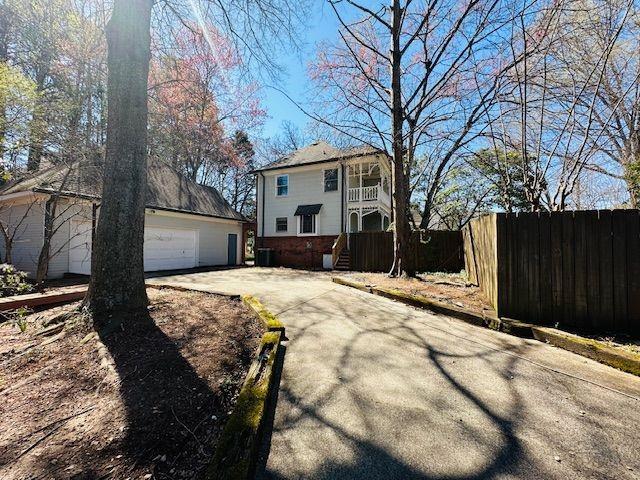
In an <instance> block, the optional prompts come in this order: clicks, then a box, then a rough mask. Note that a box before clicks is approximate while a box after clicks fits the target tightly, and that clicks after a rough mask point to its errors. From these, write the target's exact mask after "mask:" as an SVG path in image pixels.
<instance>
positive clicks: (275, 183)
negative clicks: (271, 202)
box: [274, 173, 289, 198]
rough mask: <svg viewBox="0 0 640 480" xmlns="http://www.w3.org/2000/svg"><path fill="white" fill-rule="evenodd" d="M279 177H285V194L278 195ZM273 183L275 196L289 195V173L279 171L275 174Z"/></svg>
mask: <svg viewBox="0 0 640 480" xmlns="http://www.w3.org/2000/svg"><path fill="white" fill-rule="evenodd" d="M279 177H287V193H286V194H285V195H278V178H279ZM274 185H275V192H274V194H275V197H276V198H283V197H288V196H289V174H288V173H279V174H278V175H276V176H275V179H274ZM280 186H281V187H284V185H280Z"/></svg>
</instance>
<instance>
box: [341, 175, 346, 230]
mask: <svg viewBox="0 0 640 480" xmlns="http://www.w3.org/2000/svg"><path fill="white" fill-rule="evenodd" d="M344 214H345V211H344V163H341V164H340V233H344V218H345V217H344Z"/></svg>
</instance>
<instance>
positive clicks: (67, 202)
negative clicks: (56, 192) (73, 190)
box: [47, 198, 92, 278]
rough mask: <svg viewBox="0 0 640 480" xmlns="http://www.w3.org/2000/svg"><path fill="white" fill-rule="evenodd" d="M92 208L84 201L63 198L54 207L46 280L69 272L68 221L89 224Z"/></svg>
mask: <svg viewBox="0 0 640 480" xmlns="http://www.w3.org/2000/svg"><path fill="white" fill-rule="evenodd" d="M91 215H92V207H91V203H90V202H88V201H86V200H78V199H73V198H64V199H60V200H59V201H58V205H57V207H56V214H55V216H56V221H55V224H54V229H56V232H55V233H54V235H53V237H52V238H51V255H52V257H51V259H50V260H49V271H48V274H47V277H48V278H61V277H62V276H63V275H64V274H65V273H67V272H68V271H69V233H70V229H69V219H71V218H74V219H75V220H79V221H84V222H91Z"/></svg>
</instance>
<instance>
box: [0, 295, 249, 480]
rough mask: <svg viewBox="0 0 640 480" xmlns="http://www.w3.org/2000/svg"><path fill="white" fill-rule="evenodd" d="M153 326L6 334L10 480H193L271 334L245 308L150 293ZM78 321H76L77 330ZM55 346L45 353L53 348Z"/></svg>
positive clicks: (217, 299)
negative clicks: (101, 334)
mask: <svg viewBox="0 0 640 480" xmlns="http://www.w3.org/2000/svg"><path fill="white" fill-rule="evenodd" d="M149 296H150V300H151V306H150V315H151V318H152V319H153V322H152V323H150V324H149V325H147V326H146V327H141V328H133V327H132V326H131V324H127V325H126V326H125V327H124V329H123V330H121V331H119V332H118V333H115V334H113V335H111V336H110V337H107V338H105V339H103V340H100V339H99V338H98V336H97V335H95V334H94V333H92V330H91V329H90V328H89V327H87V325H86V323H84V322H81V321H78V322H76V324H75V325H73V324H71V325H70V326H67V328H66V329H65V330H64V331H63V332H62V335H60V334H57V335H59V338H56V339H55V340H54V341H50V340H51V338H52V337H42V336H39V335H37V333H38V332H39V331H41V325H42V323H43V322H44V323H46V320H47V319H48V318H50V317H52V316H56V315H59V314H61V313H64V312H65V311H69V310H72V309H73V308H76V307H77V304H73V305H68V306H66V307H56V308H53V309H50V310H48V311H45V312H41V313H39V314H32V315H30V316H29V317H28V319H27V320H28V324H27V330H26V332H25V333H20V330H19V329H18V328H17V326H15V325H8V324H5V325H2V326H0V478H2V479H4V480H9V479H24V478H30V479H37V478H102V477H107V478H127V477H131V478H144V477H145V476H146V475H149V474H152V475H153V477H154V478H193V477H196V476H198V475H199V474H200V473H201V472H202V471H203V468H204V467H205V466H206V463H207V461H208V460H209V458H210V457H211V455H212V452H213V451H214V448H215V444H216V441H217V438H218V435H219V433H220V431H221V429H222V427H223V426H224V423H225V420H226V418H227V416H228V413H229V412H230V411H231V410H232V408H233V405H234V402H235V398H236V395H237V392H238V389H239V387H240V385H241V384H242V381H243V379H244V376H245V375H246V371H247V369H248V367H249V364H250V362H251V359H252V357H253V355H254V353H255V349H256V347H257V345H258V342H259V338H260V335H261V334H262V326H261V325H260V324H259V322H257V320H255V318H254V317H253V316H252V315H251V314H250V313H249V311H248V310H247V309H246V308H245V307H244V306H243V305H242V304H241V302H240V301H237V300H231V299H228V298H226V297H221V296H216V295H209V294H204V293H195V292H179V291H175V290H168V289H167V290H156V289H149ZM72 323H73V322H72ZM47 341H49V343H48V344H46V345H44V346H40V345H41V344H42V343H43V342H47Z"/></svg>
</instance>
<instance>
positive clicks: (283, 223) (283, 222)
mask: <svg viewBox="0 0 640 480" xmlns="http://www.w3.org/2000/svg"><path fill="white" fill-rule="evenodd" d="M287 230H288V226H287V217H280V218H276V232H286V231H287Z"/></svg>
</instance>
